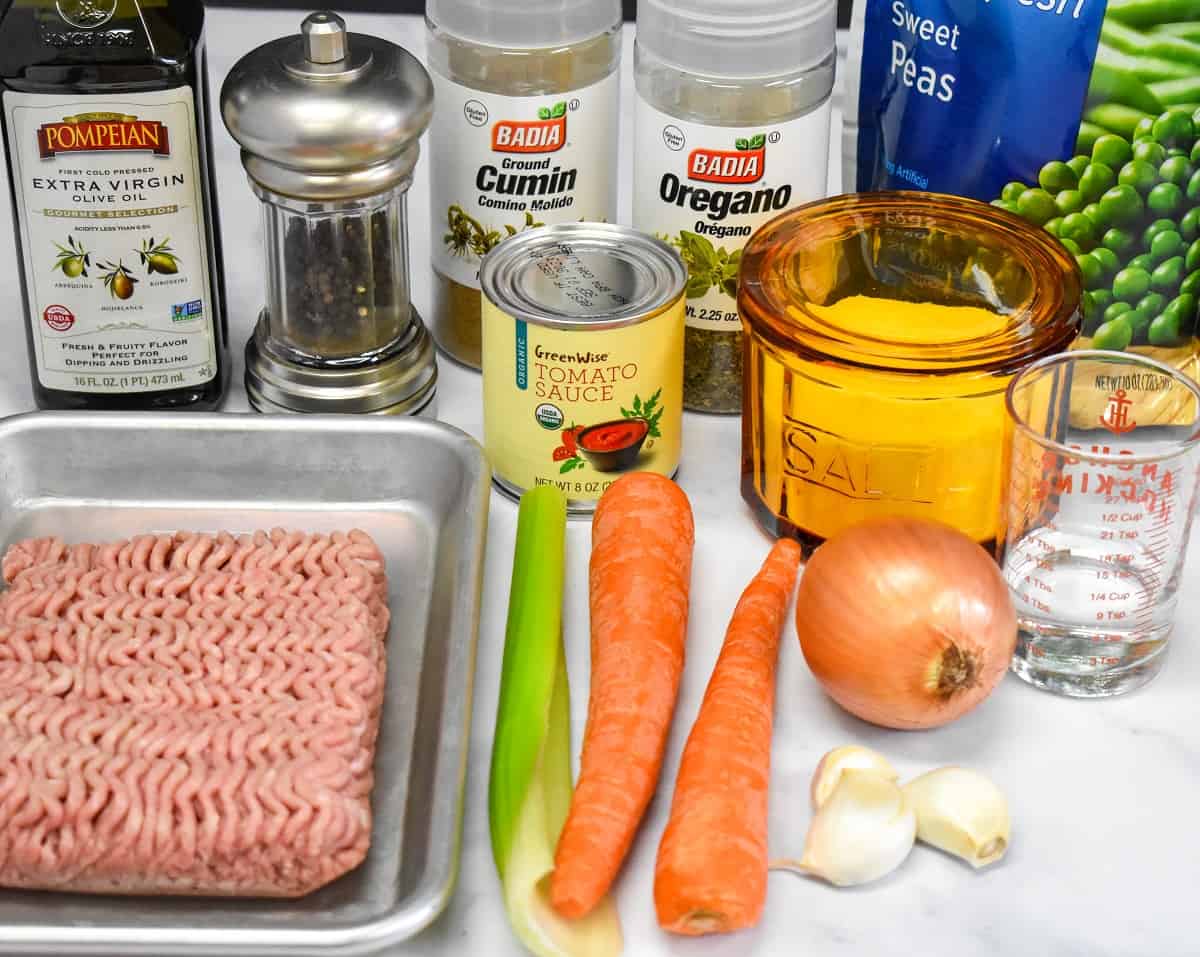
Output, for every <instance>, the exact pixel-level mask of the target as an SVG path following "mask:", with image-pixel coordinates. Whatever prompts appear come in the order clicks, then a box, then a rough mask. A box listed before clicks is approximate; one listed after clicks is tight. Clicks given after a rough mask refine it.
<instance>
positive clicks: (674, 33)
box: [637, 0, 837, 77]
mask: <svg viewBox="0 0 1200 957" xmlns="http://www.w3.org/2000/svg"><path fill="white" fill-rule="evenodd" d="M637 42H638V45H639V46H640V47H642V48H643V49H644V50H645V51H646V52H647V53H650V54H652V55H653V56H654V57H656V58H657V59H659V60H661V61H663V62H664V63H666V64H668V65H670V66H674V67H677V68H679V69H680V70H683V71H684V72H687V73H700V74H704V75H707V76H730V77H753V76H779V75H783V74H790V73H797V72H800V71H802V70H806V69H809V68H811V67H814V66H816V65H817V64H818V63H820V62H821V61H822V60H824V59H825V58H826V57H828V56H829V55H830V54H831V53H832V52H833V50H834V49H835V48H836V45H837V0H638V16H637Z"/></svg>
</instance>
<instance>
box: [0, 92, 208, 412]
mask: <svg viewBox="0 0 1200 957" xmlns="http://www.w3.org/2000/svg"><path fill="white" fill-rule="evenodd" d="M4 110H5V115H6V120H7V128H8V132H9V138H10V152H11V156H12V163H13V169H12V177H13V183H14V188H15V194H16V198H17V216H18V225H19V234H20V238H21V253H22V256H23V259H24V267H25V282H26V285H27V288H28V292H29V296H28V301H29V304H30V314H29V316H28V317H27V321H28V323H29V329H30V333H31V339H32V342H33V348H34V355H35V360H36V364H37V375H38V379H39V380H40V382H41V384H42V385H43V386H44V387H46V388H48V389H59V390H62V391H66V392H87V393H137V392H153V391H158V390H163V389H177V388H186V387H188V386H198V385H202V384H204V383H206V382H208V381H210V380H211V379H212V378H213V377H214V376H215V375H216V374H217V355H216V339H215V336H214V332H213V323H214V316H213V314H212V311H213V305H212V277H211V276H210V275H209V267H208V256H207V253H206V249H207V242H206V236H207V223H206V222H205V219H204V212H203V210H204V206H203V202H202V198H201V192H200V190H201V182H200V165H199V159H198V155H199V154H198V149H199V146H198V143H197V137H196V128H195V119H194V117H195V113H194V110H193V102H192V91H191V89H190V88H188V87H180V88H177V89H173V90H162V91H157V92H151V93H132V94H120V95H119V96H113V97H111V98H110V97H99V96H96V97H87V98H84V99H81V98H79V97H75V98H69V97H64V96H62V95H60V94H59V95H51V94H32V93H13V92H6V93H5V94H4Z"/></svg>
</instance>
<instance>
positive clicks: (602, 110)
mask: <svg viewBox="0 0 1200 957" xmlns="http://www.w3.org/2000/svg"><path fill="white" fill-rule="evenodd" d="M426 25H427V28H428V45H427V62H428V64H429V69H430V72H431V74H432V75H433V85H434V90H435V92H436V97H437V104H438V107H437V111H436V113H435V114H434V118H433V124H432V126H431V128H430V152H431V154H432V160H433V166H432V172H431V178H432V186H431V196H432V199H431V209H430V217H429V218H430V225H431V231H432V242H431V248H432V255H433V280H434V282H433V288H434V303H433V315H432V317H431V323H430V325H431V327H432V330H433V335H434V338H435V339H436V340H437V343H438V345H439V346H440V347H441V349H442V350H443V351H444V352H445V353H447V354H448V355H449V356H451V357H452V358H453V359H456V360H457V361H458V362H461V363H463V364H464V365H468V366H471V367H472V368H476V369H478V368H479V367H480V315H481V308H482V298H481V295H480V291H479V264H480V261H481V260H482V258H483V256H484V255H485V254H486V253H487V252H488V251H489V250H490V249H492V248H493V247H495V246H496V245H498V244H499V243H500V242H502V241H503V240H504V239H506V238H508V237H509V236H513V235H516V234H517V233H520V232H523V231H525V230H527V229H532V228H535V227H537V226H541V225H543V224H552V223H564V222H578V221H580V220H590V221H608V222H615V220H616V213H617V116H618V94H619V86H618V71H617V67H618V65H619V64H620V60H621V4H620V2H619V0H525V2H522V3H521V4H519V5H514V4H510V3H506V2H504V0H429V3H428V6H427V9H426Z"/></svg>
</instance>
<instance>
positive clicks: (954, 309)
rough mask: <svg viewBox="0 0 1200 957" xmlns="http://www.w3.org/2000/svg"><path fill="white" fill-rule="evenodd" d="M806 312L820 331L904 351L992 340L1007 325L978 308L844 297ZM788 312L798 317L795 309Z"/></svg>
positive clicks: (1007, 319)
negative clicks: (891, 344) (892, 345)
mask: <svg viewBox="0 0 1200 957" xmlns="http://www.w3.org/2000/svg"><path fill="white" fill-rule="evenodd" d="M805 308H806V311H807V312H808V314H809V315H810V316H813V317H815V318H816V319H818V320H820V321H821V322H822V323H823V324H824V325H826V326H829V327H831V328H833V329H838V330H841V331H842V332H843V333H846V334H847V335H849V336H851V337H853V338H855V339H874V340H878V341H882V342H894V343H896V344H897V345H906V346H922V345H926V346H934V345H950V344H954V343H962V344H963V346H964V347H969V344H970V342H971V341H972V340H986V339H992V338H994V337H995V336H996V335H998V334H1000V333H1002V332H1003V331H1004V329H1005V328H1006V327H1007V326H1008V325H1009V324H1010V323H1011V319H1010V317H1009V316H1006V315H1002V314H1000V313H997V312H993V311H991V310H990V309H984V308H982V307H980V306H946V305H941V304H938V303H930V302H905V301H904V300H901V299H877V298H875V297H874V296H847V297H846V298H845V299H842V300H839V301H838V302H836V303H834V304H833V305H832V306H819V305H815V304H812V303H810V304H808V305H807V306H806V307H805ZM789 312H791V313H792V315H793V316H798V315H799V310H798V309H797V307H795V306H792V307H791V308H790V309H789Z"/></svg>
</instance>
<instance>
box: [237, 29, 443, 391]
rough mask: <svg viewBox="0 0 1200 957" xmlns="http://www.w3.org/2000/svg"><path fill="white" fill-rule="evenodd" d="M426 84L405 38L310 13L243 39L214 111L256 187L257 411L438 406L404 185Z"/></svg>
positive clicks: (253, 359) (252, 352)
mask: <svg viewBox="0 0 1200 957" xmlns="http://www.w3.org/2000/svg"><path fill="white" fill-rule="evenodd" d="M432 112H433V84H432V83H431V81H430V79H429V74H428V73H426V72H425V68H424V67H423V66H421V64H420V63H419V62H418V61H417V60H416V58H415V57H413V56H412V55H411V54H410V53H408V52H407V51H406V50H404V49H402V48H400V47H398V46H396V45H395V44H392V43H389V42H388V41H386V40H381V39H378V38H376V37H371V36H365V35H362V34H358V33H348V32H347V31H346V24H345V22H344V21H343V20H342V19H341V17H339V16H337V15H336V14H333V13H329V12H321V13H314V14H311V15H310V16H309V17H308V18H307V19H305V21H304V23H303V24H302V26H301V33H300V35H299V36H291V37H284V38H281V39H278V40H274V41H272V42H270V43H267V44H265V45H264V46H261V47H259V48H258V49H256V50H254V51H252V52H251V53H248V54H247V55H246V56H245V57H243V58H242V59H241V60H240V61H238V63H237V65H236V66H234V68H233V70H231V71H230V73H229V76H228V77H227V78H226V80H225V84H224V87H223V88H222V90H221V115H222V117H223V118H224V120H225V126H226V127H227V128H228V130H229V133H230V135H231V136H232V137H233V138H234V139H235V140H236V141H237V142H238V144H239V145H240V146H241V147H242V165H243V166H244V167H245V168H246V174H247V176H248V177H249V179H250V185H251V187H252V188H253V190H254V192H255V194H256V195H257V196H258V198H259V199H260V200H262V203H263V226H264V232H265V237H266V240H265V241H266V245H267V304H266V308H265V309H263V312H262V315H261V316H260V318H259V321H258V325H257V328H256V329H255V332H254V335H253V336H252V337H251V338H250V341H249V342H248V343H247V344H246V393H247V395H248V396H249V399H250V403H251V405H253V406H254V408H255V409H257V410H258V411H260V412H359V413H363V412H369V413H384V414H419V413H426V414H432V412H433V404H434V403H433V400H434V395H435V391H436V384H437V365H436V358H435V354H434V347H433V340H432V339H431V337H430V336H429V334H428V332H426V329H425V326H424V324H423V323H422V322H421V318H420V316H419V315H417V311H416V309H414V308H413V305H412V302H411V300H410V298H409V293H410V287H409V271H408V225H407V219H406V209H405V198H406V193H407V191H408V187H409V185H410V184H411V182H412V173H413V169H414V167H415V166H416V162H417V154H418V145H417V141H418V139H419V137H420V136H421V133H422V132H424V130H425V127H426V126H428V125H429V119H430V116H431V114H432Z"/></svg>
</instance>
